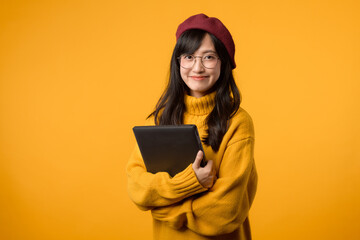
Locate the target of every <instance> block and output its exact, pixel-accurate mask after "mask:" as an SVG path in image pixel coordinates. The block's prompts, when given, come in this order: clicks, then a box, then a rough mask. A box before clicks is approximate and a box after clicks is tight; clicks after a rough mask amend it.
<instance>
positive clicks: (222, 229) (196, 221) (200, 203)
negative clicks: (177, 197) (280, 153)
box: [152, 138, 257, 236]
mask: <svg viewBox="0 0 360 240" xmlns="http://www.w3.org/2000/svg"><path fill="white" fill-rule="evenodd" d="M253 145H254V139H253V138H246V139H243V140H239V141H237V142H235V143H233V144H231V145H230V146H228V147H227V149H226V151H225V152H224V155H223V159H222V162H221V164H220V168H219V177H218V179H217V181H216V182H215V184H214V186H213V187H212V188H211V189H210V190H209V191H208V192H205V193H203V194H200V195H196V196H193V197H190V198H187V199H184V200H183V201H181V202H177V203H176V204H173V205H171V206H164V207H158V208H154V209H152V215H153V217H154V218H155V219H157V220H160V221H165V222H167V223H168V224H169V225H170V226H171V227H173V228H177V229H179V228H181V227H183V226H186V227H187V228H189V229H191V230H192V231H194V232H196V233H198V234H202V235H207V236H214V235H221V234H226V233H231V232H233V231H235V230H236V229H238V228H239V225H240V224H241V223H242V222H244V221H245V219H246V218H247V216H248V211H249V209H250V205H251V203H252V200H253V197H254V195H255V191H256V183H257V175H256V169H255V165H254V161H253Z"/></svg>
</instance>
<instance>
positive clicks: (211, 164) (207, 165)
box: [205, 160, 214, 171]
mask: <svg viewBox="0 0 360 240" xmlns="http://www.w3.org/2000/svg"><path fill="white" fill-rule="evenodd" d="M213 164H214V162H213V160H208V161H207V164H206V166H205V167H206V168H210V169H211V171H213Z"/></svg>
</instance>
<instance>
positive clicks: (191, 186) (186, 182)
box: [172, 164, 208, 195]
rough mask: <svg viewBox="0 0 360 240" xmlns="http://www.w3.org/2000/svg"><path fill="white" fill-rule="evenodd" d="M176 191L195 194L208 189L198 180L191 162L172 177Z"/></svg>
mask: <svg viewBox="0 0 360 240" xmlns="http://www.w3.org/2000/svg"><path fill="white" fill-rule="evenodd" d="M172 182H173V184H174V188H173V189H174V191H175V192H176V193H178V194H182V195H183V194H184V193H185V194H186V195H194V194H197V193H201V192H204V191H207V190H208V189H207V188H204V187H203V186H202V185H201V184H200V182H199V181H198V179H197V177H196V174H195V172H194V170H193V168H192V164H190V165H189V166H188V167H187V168H185V170H183V171H182V172H179V173H178V174H176V175H175V176H174V177H173V178H172Z"/></svg>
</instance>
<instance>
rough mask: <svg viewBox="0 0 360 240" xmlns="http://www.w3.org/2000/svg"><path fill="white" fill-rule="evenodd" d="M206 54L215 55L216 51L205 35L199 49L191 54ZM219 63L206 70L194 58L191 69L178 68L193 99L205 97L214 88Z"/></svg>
mask: <svg viewBox="0 0 360 240" xmlns="http://www.w3.org/2000/svg"><path fill="white" fill-rule="evenodd" d="M207 53H215V54H216V50H215V47H214V44H213V42H212V40H211V37H210V35H209V34H206V35H205V37H204V39H203V40H202V42H201V45H200V47H199V48H198V49H197V50H196V51H195V52H194V53H193V54H192V55H194V56H203V55H204V54H207ZM220 68H221V62H220V59H219V60H218V62H217V64H216V66H215V68H212V69H208V68H205V67H204V66H203V65H202V64H201V59H200V58H196V61H195V63H194V66H193V67H192V68H183V67H180V75H181V78H182V79H183V81H184V82H185V84H186V85H187V86H188V87H189V89H190V95H191V96H194V97H197V98H199V97H202V96H205V95H206V94H207V93H208V92H209V90H210V89H211V88H212V86H214V84H215V83H216V81H217V80H218V79H219V76H220Z"/></svg>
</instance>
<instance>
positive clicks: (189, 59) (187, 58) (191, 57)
mask: <svg viewBox="0 0 360 240" xmlns="http://www.w3.org/2000/svg"><path fill="white" fill-rule="evenodd" d="M182 58H183V59H184V60H187V61H192V60H193V59H194V57H193V56H192V55H187V54H186V55H183V56H182Z"/></svg>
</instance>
